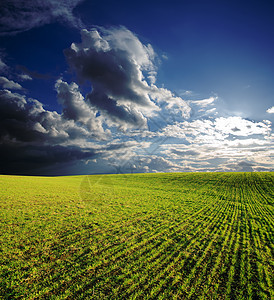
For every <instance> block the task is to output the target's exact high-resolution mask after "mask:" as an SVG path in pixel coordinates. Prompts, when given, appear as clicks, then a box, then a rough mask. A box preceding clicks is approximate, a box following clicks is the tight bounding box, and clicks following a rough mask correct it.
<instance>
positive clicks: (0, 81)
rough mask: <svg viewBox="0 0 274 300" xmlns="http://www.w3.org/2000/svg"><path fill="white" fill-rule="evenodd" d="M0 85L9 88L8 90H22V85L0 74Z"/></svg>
mask: <svg viewBox="0 0 274 300" xmlns="http://www.w3.org/2000/svg"><path fill="white" fill-rule="evenodd" d="M0 85H1V86H2V87H3V88H4V89H10V90H22V89H23V87H22V86H21V85H20V84H19V83H17V82H14V81H13V80H9V79H8V78H6V77H3V76H0Z"/></svg>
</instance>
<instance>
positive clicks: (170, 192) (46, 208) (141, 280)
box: [0, 173, 274, 299]
mask: <svg viewBox="0 0 274 300" xmlns="http://www.w3.org/2000/svg"><path fill="white" fill-rule="evenodd" d="M1 180H2V182H3V184H7V183H4V181H5V180H8V178H4V177H3V178H1ZM13 180H14V179H13ZM20 180H21V182H20ZM26 180H27V179H26V178H20V177H19V178H17V184H18V185H19V187H20V184H22V183H24V182H25V181H26ZM32 180H35V179H34V178H33V179H32ZM36 180H37V182H39V184H41V185H40V194H41V196H42V197H43V199H44V200H43V199H40V198H39V197H35V193H37V191H38V190H35V188H33V187H32V188H31V189H29V190H28V191H27V195H28V197H29V199H27V198H28V197H25V198H24V197H23V198H22V195H20V193H18V190H19V191H20V188H19V189H17V191H16V190H13V191H8V192H7V193H6V195H3V197H2V199H3V200H2V202H1V205H2V216H3V218H2V223H1V227H2V228H1V229H3V230H5V229H6V234H5V238H2V240H1V244H2V245H3V247H2V249H3V250H4V251H2V254H3V255H2V258H0V259H1V260H2V261H1V265H2V267H1V270H2V275H1V277H0V278H1V282H0V288H1V292H0V295H2V296H4V297H7V298H6V299H9V298H8V297H10V298H23V299H24V298H25V299H29V298H48V297H53V298H56V299H271V298H273V297H274V292H273V275H272V274H273V183H274V182H273V181H274V176H273V173H185V174H136V175H105V176H99V175H98V176H85V177H73V178H72V177H71V178H56V179H55V181H51V180H50V179H46V178H45V179H44V180H42V179H38V178H37V179H36ZM0 184H1V181H0ZM43 184H44V185H52V186H55V187H56V189H57V187H58V189H57V191H56V193H54V192H52V190H50V192H49V191H47V190H44V189H43ZM67 184H69V189H70V194H68V193H67V192H66V189H68V188H67ZM24 186H25V187H26V185H24ZM79 186H80V189H79V196H76V192H75V191H76V189H77V188H78V187H79ZM36 187H39V185H37V184H36ZM11 188H12V185H11ZM10 197H11V198H10ZM20 197H21V198H20ZM45 198H46V199H48V200H47V201H45ZM9 199H12V200H9ZM30 203H31V204H30ZM30 206H31V207H32V208H31V207H30ZM33 207H35V209H33ZM15 212H16V214H15ZM15 216H19V217H18V218H17V219H16V218H15ZM26 216H27V219H26ZM41 216H43V218H42V219H41ZM13 227H15V229H13ZM10 247H12V248H10Z"/></svg>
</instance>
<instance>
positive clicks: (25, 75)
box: [17, 74, 32, 81]
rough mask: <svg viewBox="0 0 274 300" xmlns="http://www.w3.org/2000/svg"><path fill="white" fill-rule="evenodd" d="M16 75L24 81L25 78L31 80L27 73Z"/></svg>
mask: <svg viewBox="0 0 274 300" xmlns="http://www.w3.org/2000/svg"><path fill="white" fill-rule="evenodd" d="M17 76H18V78H19V79H20V80H23V81H25V80H32V78H31V77H30V76H29V75H27V74H20V75H17Z"/></svg>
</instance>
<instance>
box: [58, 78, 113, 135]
mask: <svg viewBox="0 0 274 300" xmlns="http://www.w3.org/2000/svg"><path fill="white" fill-rule="evenodd" d="M55 88H56V91H57V97H58V101H59V102H60V104H61V105H62V108H63V113H62V116H63V118H65V119H66V120H73V121H74V122H76V123H77V124H80V125H82V126H84V127H85V128H86V129H87V130H88V131H89V132H90V135H91V136H92V137H93V138H96V139H105V138H106V137H107V135H108V134H109V131H107V132H105V131H104V129H103V127H102V121H103V120H102V118H101V117H100V116H99V117H96V115H97V113H98V111H97V110H96V109H94V108H92V107H90V106H89V105H88V104H87V103H86V102H85V100H84V97H83V96H82V94H81V92H80V91H79V86H78V85H77V84H76V83H74V82H72V83H71V84H68V83H67V82H64V81H62V80H61V79H59V80H57V82H56V84H55Z"/></svg>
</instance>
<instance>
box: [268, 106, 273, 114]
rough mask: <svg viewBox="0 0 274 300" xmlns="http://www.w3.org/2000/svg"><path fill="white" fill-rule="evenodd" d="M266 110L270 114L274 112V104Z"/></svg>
mask: <svg viewBox="0 0 274 300" xmlns="http://www.w3.org/2000/svg"><path fill="white" fill-rule="evenodd" d="M266 112H267V113H269V114H274V106H272V107H270V108H269V109H268V110H267V111H266Z"/></svg>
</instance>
